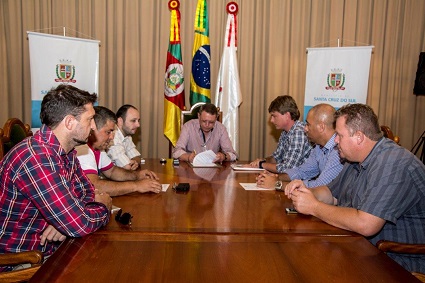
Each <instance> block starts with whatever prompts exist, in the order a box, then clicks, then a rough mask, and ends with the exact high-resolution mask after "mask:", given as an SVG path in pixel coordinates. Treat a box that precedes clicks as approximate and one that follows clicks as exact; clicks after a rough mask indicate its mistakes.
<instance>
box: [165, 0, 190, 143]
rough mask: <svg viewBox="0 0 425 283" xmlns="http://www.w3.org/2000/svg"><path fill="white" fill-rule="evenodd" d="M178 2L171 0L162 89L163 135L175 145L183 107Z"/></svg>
mask: <svg viewBox="0 0 425 283" xmlns="http://www.w3.org/2000/svg"><path fill="white" fill-rule="evenodd" d="M179 6H180V2H179V1H178V0H171V1H169V2H168V7H169V9H170V10H171V21H170V40H169V44H168V51H167V63H166V70H165V90H164V135H165V136H166V137H167V138H168V140H169V141H170V142H171V143H172V144H173V146H175V145H176V142H177V139H178V138H179V136H180V114H181V111H182V110H183V109H184V103H185V98H184V79H183V62H182V54H181V42H180V11H179Z"/></svg>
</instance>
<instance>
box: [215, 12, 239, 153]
mask: <svg viewBox="0 0 425 283" xmlns="http://www.w3.org/2000/svg"><path fill="white" fill-rule="evenodd" d="M236 28H237V23H236V14H231V13H229V14H228V16H227V25H226V35H225V37H224V41H225V43H224V50H223V56H222V57H221V63H220V70H219V72H218V78H217V88H216V95H215V99H216V101H215V104H216V106H218V107H220V111H221V112H222V113H223V117H222V122H223V125H224V126H225V127H226V128H227V131H228V132H229V137H230V140H231V141H232V145H233V148H234V149H235V150H236V152H237V151H238V148H239V105H240V104H241V103H242V94H241V89H240V85H239V72H238V64H237V60H236V50H237V47H236V46H237V44H236V32H237V29H236Z"/></svg>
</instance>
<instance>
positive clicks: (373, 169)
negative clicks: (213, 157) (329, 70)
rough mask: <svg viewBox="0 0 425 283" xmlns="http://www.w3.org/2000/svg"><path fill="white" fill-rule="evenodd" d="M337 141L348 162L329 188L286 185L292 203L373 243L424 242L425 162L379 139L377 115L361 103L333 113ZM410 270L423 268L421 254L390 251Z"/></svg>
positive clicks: (388, 141)
mask: <svg viewBox="0 0 425 283" xmlns="http://www.w3.org/2000/svg"><path fill="white" fill-rule="evenodd" d="M335 118H336V134H337V136H336V139H335V141H336V143H337V145H338V150H339V153H340V156H341V157H342V158H345V159H346V160H347V161H348V162H347V163H346V164H345V165H344V168H343V170H342V171H341V173H340V174H339V175H338V177H337V178H336V179H335V180H333V181H332V182H331V183H330V184H328V185H327V186H320V187H316V188H312V189H307V188H306V186H305V184H304V183H303V182H301V181H293V182H291V183H290V184H288V185H287V186H286V187H285V194H286V195H287V196H288V197H289V198H290V199H292V201H293V204H294V207H295V208H296V209H297V210H298V211H299V212H300V213H304V214H309V215H313V216H316V217H318V218H320V219H322V220H323V221H325V222H327V223H329V224H331V225H334V226H337V227H339V228H342V229H347V230H350V231H354V232H357V233H359V234H361V235H364V236H365V237H367V238H368V239H369V241H370V242H371V243H372V244H374V245H375V244H376V243H377V242H378V241H379V240H388V241H396V242H402V243H412V244H415V243H416V244H417V243H422V244H423V243H425V215H424V211H425V166H424V164H423V163H422V162H421V161H420V160H419V159H418V158H417V157H416V156H414V155H413V154H412V153H410V152H409V151H407V150H406V149H404V148H402V147H400V146H398V145H397V144H395V143H394V142H393V141H392V140H389V139H386V138H383V137H382V132H381V130H380V127H379V124H378V118H377V116H376V115H375V113H373V110H372V109H371V108H370V107H369V106H367V105H363V104H352V105H346V106H343V107H342V108H340V109H339V110H338V111H337V112H336V114H335ZM388 255H389V256H390V257H392V258H393V259H394V260H395V261H397V262H398V263H400V264H401V265H402V266H404V267H405V268H406V269H408V270H410V271H417V272H422V273H424V272H425V256H424V255H421V256H419V255H415V256H410V255H406V254H393V253H388Z"/></svg>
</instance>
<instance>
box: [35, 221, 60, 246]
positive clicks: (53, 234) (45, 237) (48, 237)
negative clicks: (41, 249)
mask: <svg viewBox="0 0 425 283" xmlns="http://www.w3.org/2000/svg"><path fill="white" fill-rule="evenodd" d="M40 239H41V240H40V245H42V246H44V245H45V244H46V241H47V242H57V241H60V242H63V241H65V239H66V236H65V235H62V234H61V233H60V232H59V231H58V230H56V229H55V227H53V226H52V225H49V226H47V228H46V230H44V231H43V234H42V235H41V237H40Z"/></svg>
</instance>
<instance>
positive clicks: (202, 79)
mask: <svg viewBox="0 0 425 283" xmlns="http://www.w3.org/2000/svg"><path fill="white" fill-rule="evenodd" d="M210 61H211V58H210V39H209V26H208V7H207V1H206V0H198V5H197V7H196V15H195V38H194V42H193V50H192V72H191V75H190V105H193V104H195V103H197V102H211V75H210Z"/></svg>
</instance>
